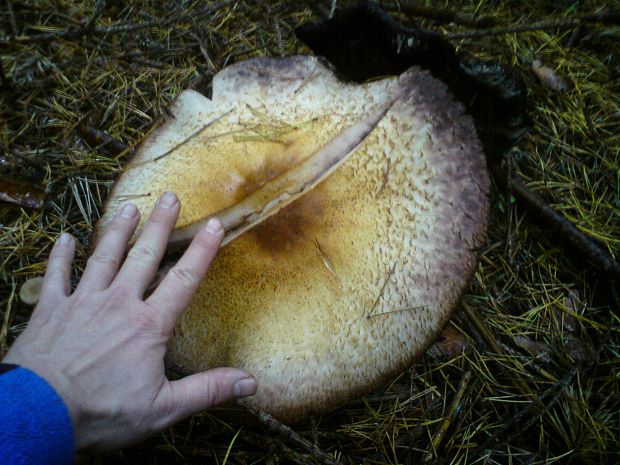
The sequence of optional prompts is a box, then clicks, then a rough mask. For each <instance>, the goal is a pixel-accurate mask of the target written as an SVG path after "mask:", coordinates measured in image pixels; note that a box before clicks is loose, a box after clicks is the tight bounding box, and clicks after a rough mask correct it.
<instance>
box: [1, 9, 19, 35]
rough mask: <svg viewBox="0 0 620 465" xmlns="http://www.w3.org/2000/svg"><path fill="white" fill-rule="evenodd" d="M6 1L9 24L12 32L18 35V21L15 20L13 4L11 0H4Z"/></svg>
mask: <svg viewBox="0 0 620 465" xmlns="http://www.w3.org/2000/svg"><path fill="white" fill-rule="evenodd" d="M4 3H6V12H7V16H8V17H9V24H10V25H11V32H12V33H13V35H14V36H16V35H17V34H19V31H18V30H17V23H16V22H15V13H13V5H11V0H4Z"/></svg>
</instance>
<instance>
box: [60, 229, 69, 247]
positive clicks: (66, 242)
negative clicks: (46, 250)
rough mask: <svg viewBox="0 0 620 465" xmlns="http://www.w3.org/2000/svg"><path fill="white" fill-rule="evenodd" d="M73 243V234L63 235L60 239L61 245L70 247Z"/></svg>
mask: <svg viewBox="0 0 620 465" xmlns="http://www.w3.org/2000/svg"><path fill="white" fill-rule="evenodd" d="M70 243H71V234H67V233H65V232H64V233H62V234H61V235H60V237H59V238H58V244H59V245H69V244H70Z"/></svg>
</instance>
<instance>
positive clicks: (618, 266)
mask: <svg viewBox="0 0 620 465" xmlns="http://www.w3.org/2000/svg"><path fill="white" fill-rule="evenodd" d="M493 177H494V178H495V179H496V180H497V181H499V182H502V183H503V184H504V185H506V186H507V187H508V188H509V189H510V190H511V191H512V193H513V195H514V196H515V198H516V199H517V201H519V202H520V204H522V205H524V206H525V207H526V208H528V209H529V210H531V211H532V212H533V213H534V214H535V215H536V216H538V217H539V218H540V219H541V220H542V221H543V222H544V223H546V224H547V225H549V226H551V227H552V228H554V229H556V230H557V231H558V232H559V233H560V234H561V235H562V237H563V238H564V239H566V240H567V241H568V242H569V243H570V244H571V245H572V246H574V247H575V248H577V250H579V251H580V252H581V253H582V254H583V255H585V256H586V257H587V258H588V259H589V260H590V261H592V262H593V263H594V264H595V265H596V267H597V268H598V269H600V270H601V271H602V272H604V273H605V274H606V275H607V276H608V277H611V278H613V279H615V280H616V281H617V282H620V263H618V262H617V261H616V260H614V259H613V257H612V256H611V255H610V254H609V253H608V252H607V251H606V250H605V249H603V247H601V246H600V245H599V244H598V243H597V242H596V241H595V240H594V239H591V238H590V237H588V236H587V235H586V234H585V233H583V232H582V231H580V230H579V229H577V227H575V225H573V223H571V222H570V221H568V220H567V219H566V218H564V217H563V216H562V215H561V214H559V213H558V212H556V211H555V210H554V209H553V208H551V207H550V206H549V205H548V204H547V202H545V201H544V200H543V199H542V197H540V196H539V195H538V194H536V193H535V192H532V191H531V190H530V189H528V187H527V186H526V185H525V184H523V182H522V181H521V180H519V179H517V178H515V177H512V176H511V177H508V176H507V175H506V174H505V173H504V172H503V171H502V170H501V169H500V168H493Z"/></svg>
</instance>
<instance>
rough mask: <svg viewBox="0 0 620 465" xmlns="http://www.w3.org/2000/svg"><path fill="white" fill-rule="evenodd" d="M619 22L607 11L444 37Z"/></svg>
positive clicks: (619, 15) (618, 17)
mask: <svg viewBox="0 0 620 465" xmlns="http://www.w3.org/2000/svg"><path fill="white" fill-rule="evenodd" d="M619 22H620V11H607V12H601V13H590V14H586V15H583V16H580V17H578V18H566V19H551V20H545V21H538V22H535V23H530V24H527V23H526V24H512V25H507V26H498V27H493V28H489V29H481V30H478V31H467V32H455V33H451V34H445V35H444V37H445V38H446V39H450V40H457V39H476V38H479V37H488V36H497V35H503V34H513V33H518V32H530V31H541V30H545V29H571V28H573V27H578V26H580V25H581V24H583V23H601V24H617V23H619Z"/></svg>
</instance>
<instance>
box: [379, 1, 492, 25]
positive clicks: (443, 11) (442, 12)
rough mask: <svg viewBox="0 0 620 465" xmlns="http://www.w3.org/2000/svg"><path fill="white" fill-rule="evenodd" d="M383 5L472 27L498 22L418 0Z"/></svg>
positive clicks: (441, 21)
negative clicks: (416, 0) (428, 4)
mask: <svg viewBox="0 0 620 465" xmlns="http://www.w3.org/2000/svg"><path fill="white" fill-rule="evenodd" d="M381 6H382V7H383V8H384V9H385V10H388V11H402V12H403V13H407V14H410V15H414V16H420V17H422V18H428V19H432V20H434V21H437V22H440V23H455V24H460V25H462V26H470V27H489V26H495V25H496V24H498V21H497V18H495V17H493V16H478V15H475V14H471V13H465V12H462V11H458V10H451V9H449V8H441V7H432V6H427V5H424V4H422V3H418V2H411V1H410V2H395V3H383V4H382V5H381Z"/></svg>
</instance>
